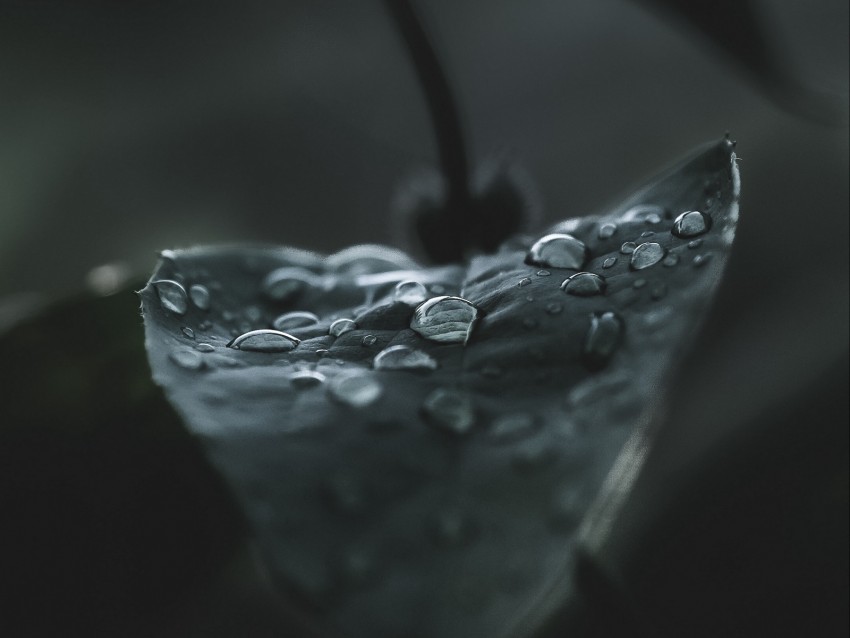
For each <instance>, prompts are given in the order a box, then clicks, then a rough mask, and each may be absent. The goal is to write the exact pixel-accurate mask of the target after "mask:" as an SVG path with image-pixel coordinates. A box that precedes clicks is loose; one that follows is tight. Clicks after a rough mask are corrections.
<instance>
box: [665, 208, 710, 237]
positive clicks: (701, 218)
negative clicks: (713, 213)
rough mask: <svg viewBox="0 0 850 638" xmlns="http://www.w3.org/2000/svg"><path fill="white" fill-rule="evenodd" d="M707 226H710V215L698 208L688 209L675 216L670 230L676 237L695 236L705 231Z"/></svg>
mask: <svg viewBox="0 0 850 638" xmlns="http://www.w3.org/2000/svg"><path fill="white" fill-rule="evenodd" d="M709 228H711V217H709V216H708V215H706V214H704V213H701V212H699V211H698V210H689V211H687V212H684V213H682V214H681V215H679V216H678V217H677V218H676V220H675V221H674V222H673V229H672V230H671V231H670V232H671V233H673V234H674V235H675V236H676V237H682V238H686V237H696V236H697V235H702V234H703V233H705V232H707V231H708V229H709Z"/></svg>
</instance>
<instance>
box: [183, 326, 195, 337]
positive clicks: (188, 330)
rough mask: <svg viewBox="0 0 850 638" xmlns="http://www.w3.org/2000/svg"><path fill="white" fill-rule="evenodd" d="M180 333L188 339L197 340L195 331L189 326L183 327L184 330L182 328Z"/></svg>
mask: <svg viewBox="0 0 850 638" xmlns="http://www.w3.org/2000/svg"><path fill="white" fill-rule="evenodd" d="M180 332H182V333H183V336H185V337H186V338H187V339H194V338H195V331H194V330H192V329H191V328H189V327H188V326H183V327H182V328H180Z"/></svg>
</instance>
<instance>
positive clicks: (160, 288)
mask: <svg viewBox="0 0 850 638" xmlns="http://www.w3.org/2000/svg"><path fill="white" fill-rule="evenodd" d="M153 285H154V288H156V294H157V295H158V296H159V303H160V304H162V307H163V308H165V309H166V310H168V311H169V312H173V313H174V314H176V315H185V314H186V311H187V310H188V309H189V298H188V297H187V296H186V289H185V288H183V286H182V284H180V283H178V282H176V281H172V280H171V279H161V280H159V281H155V282H153Z"/></svg>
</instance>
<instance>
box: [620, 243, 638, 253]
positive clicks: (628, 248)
mask: <svg viewBox="0 0 850 638" xmlns="http://www.w3.org/2000/svg"><path fill="white" fill-rule="evenodd" d="M635 248H637V244H636V243H634V242H633V241H626V242H623V245H622V246H620V252H621V253H622V254H624V255H631V254H632V253H633V252H635Z"/></svg>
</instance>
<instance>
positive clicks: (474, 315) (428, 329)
mask: <svg viewBox="0 0 850 638" xmlns="http://www.w3.org/2000/svg"><path fill="white" fill-rule="evenodd" d="M477 319H478V308H476V307H475V306H474V305H472V304H471V303H470V302H468V301H467V300H466V299H461V298H460V297H434V298H432V299H429V300H428V301H426V302H424V303H422V304H420V305H419V306H418V307H417V308H416V311H415V312H414V313H413V318H412V319H411V320H410V328H411V329H412V330H414V331H416V332H417V333H419V334H420V335H422V336H423V337H425V338H426V339H430V340H431V341H437V342H440V343H466V341H467V340H468V339H469V335H470V334H471V333H472V329H473V327H474V326H475V322H476V320H477Z"/></svg>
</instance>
